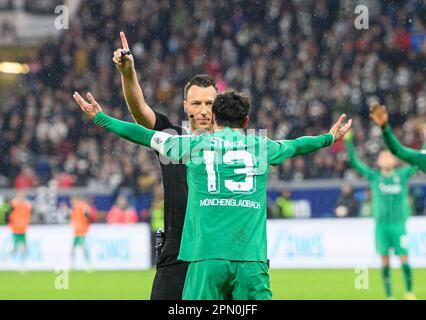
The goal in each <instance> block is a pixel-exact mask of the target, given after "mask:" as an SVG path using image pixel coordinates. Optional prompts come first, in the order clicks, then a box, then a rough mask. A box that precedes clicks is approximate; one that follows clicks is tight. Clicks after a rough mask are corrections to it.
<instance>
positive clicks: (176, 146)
mask: <svg viewBox="0 0 426 320" xmlns="http://www.w3.org/2000/svg"><path fill="white" fill-rule="evenodd" d="M73 97H74V99H75V101H76V102H77V104H78V105H79V106H80V108H81V110H83V112H84V113H85V114H86V115H87V116H88V118H89V119H90V120H93V121H94V122H95V123H96V124H97V125H98V126H100V127H102V128H105V129H106V130H108V131H111V132H112V133H115V134H116V135H118V136H120V137H122V138H124V139H126V140H129V141H132V142H134V143H137V144H141V145H144V146H146V147H148V148H151V149H153V150H155V151H157V152H159V153H160V154H161V155H164V156H166V157H167V158H170V159H176V160H179V159H180V158H181V157H182V156H183V155H184V154H186V153H187V152H188V151H189V142H190V136H172V135H170V134H168V133H165V132H161V131H155V130H151V129H147V128H145V127H144V126H142V125H139V124H136V123H131V122H126V121H122V120H118V119H115V118H113V117H110V116H107V115H106V114H105V113H103V112H102V108H101V106H100V105H99V103H98V102H97V101H96V100H95V98H94V97H93V95H92V94H90V93H88V94H87V99H88V100H89V102H87V101H86V100H85V99H84V98H83V97H82V96H81V95H80V94H79V93H78V92H75V93H74V95H73Z"/></svg>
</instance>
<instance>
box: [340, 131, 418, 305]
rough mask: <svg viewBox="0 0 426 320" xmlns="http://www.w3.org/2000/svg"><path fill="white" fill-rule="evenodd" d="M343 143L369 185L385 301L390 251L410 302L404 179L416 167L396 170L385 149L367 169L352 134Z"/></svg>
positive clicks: (389, 294)
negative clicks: (397, 266) (400, 270)
mask: <svg viewBox="0 0 426 320" xmlns="http://www.w3.org/2000/svg"><path fill="white" fill-rule="evenodd" d="M344 140H345V145H346V150H347V152H348V157H349V162H350V163H351V165H352V167H353V168H354V169H355V170H357V171H358V172H359V173H360V174H361V175H362V176H363V177H365V178H366V179H367V180H368V181H369V182H370V187H371V194H372V207H373V208H372V212H373V217H374V219H375V222H376V227H375V238H376V250H377V252H378V254H379V255H380V256H381V258H382V278H383V283H384V287H385V292H386V296H387V298H388V299H392V298H393V297H392V285H391V276H390V263H389V251H390V249H391V248H393V250H394V253H395V255H397V256H399V258H400V260H401V266H402V270H403V273H404V280H405V289H406V294H405V298H406V299H414V298H415V296H414V294H413V288H412V272H411V268H410V265H409V263H408V237H407V229H406V226H405V224H406V221H407V218H408V217H409V216H410V205H409V200H408V197H409V196H408V179H409V178H410V176H412V175H413V174H414V173H415V172H416V170H417V168H416V167H412V166H405V167H402V168H398V169H397V168H396V166H397V159H396V158H395V157H394V156H393V155H392V154H391V153H390V152H389V151H388V150H384V151H381V152H380V154H379V157H378V158H377V166H378V167H379V169H374V168H371V167H369V166H367V165H366V164H365V163H363V162H362V161H361V160H360V159H359V158H358V157H357V155H356V152H355V146H354V143H353V132H352V131H350V132H349V133H348V134H347V135H346V136H345V139H344Z"/></svg>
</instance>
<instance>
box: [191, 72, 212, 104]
mask: <svg viewBox="0 0 426 320" xmlns="http://www.w3.org/2000/svg"><path fill="white" fill-rule="evenodd" d="M192 86H198V87H201V88H208V87H210V86H212V87H213V88H215V89H216V92H217V91H218V90H217V84H216V81H215V80H214V79H213V78H212V77H211V76H209V75H208V74H197V75H195V76H194V77H193V78H192V79H191V80H189V82H188V83H187V84H186V85H185V89H184V91H183V99H184V100H186V97H187V95H188V90H189V88H191V87H192Z"/></svg>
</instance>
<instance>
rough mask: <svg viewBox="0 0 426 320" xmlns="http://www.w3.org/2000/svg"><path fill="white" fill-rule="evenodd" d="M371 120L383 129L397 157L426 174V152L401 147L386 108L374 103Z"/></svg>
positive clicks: (390, 148) (384, 135) (384, 136)
mask: <svg viewBox="0 0 426 320" xmlns="http://www.w3.org/2000/svg"><path fill="white" fill-rule="evenodd" d="M370 118H371V119H372V120H373V122H374V123H375V124H376V125H378V126H380V128H381V129H382V135H383V140H384V141H385V143H386V145H387V147H388V148H389V150H390V151H391V152H392V153H393V154H394V155H395V156H397V157H398V158H400V159H401V160H404V161H406V162H408V163H409V164H411V165H413V166H416V167H418V168H419V169H420V170H422V171H423V172H425V173H426V150H415V149H411V148H408V147H405V146H403V145H401V143H400V142H399V141H398V139H397V138H396V137H395V135H394V134H393V132H392V129H391V128H390V125H389V115H388V113H387V111H386V108H385V106H383V105H380V104H379V103H377V102H374V103H372V104H371V105H370Z"/></svg>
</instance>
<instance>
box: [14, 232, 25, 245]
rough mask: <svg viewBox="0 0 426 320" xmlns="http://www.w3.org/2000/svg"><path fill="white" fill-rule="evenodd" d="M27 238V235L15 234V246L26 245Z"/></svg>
mask: <svg viewBox="0 0 426 320" xmlns="http://www.w3.org/2000/svg"><path fill="white" fill-rule="evenodd" d="M26 243H27V238H26V235H25V233H14V234H13V245H14V246H19V245H26Z"/></svg>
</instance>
